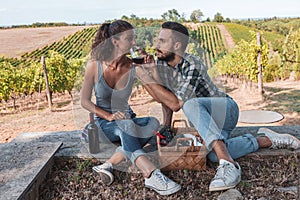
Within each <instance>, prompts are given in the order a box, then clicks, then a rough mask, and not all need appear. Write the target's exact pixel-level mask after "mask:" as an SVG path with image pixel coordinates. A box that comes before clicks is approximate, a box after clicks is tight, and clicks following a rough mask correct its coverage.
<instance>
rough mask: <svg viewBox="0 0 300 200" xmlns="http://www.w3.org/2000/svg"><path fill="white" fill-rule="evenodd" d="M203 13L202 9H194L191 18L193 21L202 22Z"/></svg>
mask: <svg viewBox="0 0 300 200" xmlns="http://www.w3.org/2000/svg"><path fill="white" fill-rule="evenodd" d="M203 16H204V15H203V13H202V12H201V10H200V9H197V10H194V11H193V12H192V14H191V16H190V19H191V20H192V22H195V23H197V22H200V21H201V17H203Z"/></svg>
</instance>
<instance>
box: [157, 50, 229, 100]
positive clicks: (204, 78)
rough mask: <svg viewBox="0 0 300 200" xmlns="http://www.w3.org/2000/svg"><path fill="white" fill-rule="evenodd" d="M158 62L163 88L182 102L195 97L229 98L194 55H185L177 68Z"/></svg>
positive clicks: (164, 62)
mask: <svg viewBox="0 0 300 200" xmlns="http://www.w3.org/2000/svg"><path fill="white" fill-rule="evenodd" d="M156 62H157V63H156V64H157V69H158V73H159V76H160V78H161V81H162V84H163V86H164V87H166V88H167V89H169V90H170V91H172V92H173V93H174V94H175V95H176V96H177V98H179V99H180V100H182V101H186V100H188V99H191V98H195V97H228V95H227V94H225V93H224V92H222V91H221V90H219V89H218V87H217V86H216V85H215V84H214V83H213V81H212V80H211V78H210V77H209V75H208V74H207V69H206V67H205V66H204V64H203V63H202V61H201V60H200V59H199V58H198V57H196V56H194V55H191V54H187V53H185V54H184V56H183V57H182V59H181V61H180V62H179V63H178V64H177V65H176V66H175V67H171V66H169V65H168V64H167V62H166V61H162V60H157V61H156Z"/></svg>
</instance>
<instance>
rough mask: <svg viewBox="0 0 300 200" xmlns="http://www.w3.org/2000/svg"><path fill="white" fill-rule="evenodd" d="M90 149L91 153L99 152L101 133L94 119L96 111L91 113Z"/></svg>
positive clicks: (89, 128) (89, 127)
mask: <svg viewBox="0 0 300 200" xmlns="http://www.w3.org/2000/svg"><path fill="white" fill-rule="evenodd" d="M88 137H89V151H90V153H91V154H95V153H99V152H100V147H99V133H98V127H97V125H96V124H95V121H94V113H90V123H89V126H88Z"/></svg>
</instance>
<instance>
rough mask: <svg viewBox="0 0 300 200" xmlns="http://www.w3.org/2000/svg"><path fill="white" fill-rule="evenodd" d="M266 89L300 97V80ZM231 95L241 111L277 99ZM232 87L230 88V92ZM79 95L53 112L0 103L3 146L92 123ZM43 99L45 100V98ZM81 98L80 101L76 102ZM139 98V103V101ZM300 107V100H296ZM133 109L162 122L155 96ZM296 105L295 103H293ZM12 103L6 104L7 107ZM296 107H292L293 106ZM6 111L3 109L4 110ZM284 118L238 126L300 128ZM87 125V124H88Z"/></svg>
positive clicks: (237, 91)
mask: <svg viewBox="0 0 300 200" xmlns="http://www.w3.org/2000/svg"><path fill="white" fill-rule="evenodd" d="M265 86H266V87H270V88H277V89H278V91H277V92H275V93H273V94H271V93H270V92H268V93H269V95H275V94H277V93H282V92H283V91H289V90H291V91H293V92H297V94H296V96H300V81H280V82H273V83H268V84H265ZM226 88H227V90H228V91H229V92H228V94H229V95H230V96H231V97H233V98H234V99H235V100H236V101H237V103H238V105H239V108H240V110H241V111H242V110H253V109H266V107H267V106H268V105H269V104H272V103H274V102H273V101H274V100H266V101H264V102H262V101H261V99H260V98H259V96H258V95H256V94H254V93H253V92H250V91H249V90H247V89H243V88H235V87H234V86H233V85H231V86H230V87H228V86H227V87H226ZM228 88H229V89H228ZM78 98H79V94H78V93H77V94H74V99H73V100H72V99H71V97H70V96H69V95H60V96H56V97H55V98H54V99H53V103H54V106H53V111H52V112H51V111H49V110H48V109H47V102H46V101H45V100H44V101H42V100H41V101H40V103H39V104H37V103H35V104H34V103H33V105H32V107H31V108H30V110H28V109H27V110H25V111H21V110H17V111H13V110H11V109H8V108H6V110H4V105H3V103H2V105H1V103H0V143H5V142H10V141H11V140H12V139H13V138H15V137H16V136H17V135H19V134H21V133H23V132H43V131H71V130H80V129H82V128H83V127H84V125H85V121H84V120H83V121H82V119H80V118H84V119H86V120H88V114H87V113H85V112H84V110H83V109H82V108H80V105H79V102H78ZM42 99H45V98H44V97H43V98H42ZM75 99H77V100H75ZM137 99H138V100H137ZM295 101H296V103H298V104H297V105H299V101H300V99H299V98H298V99H296V100H295ZM131 103H132V105H133V106H132V108H133V110H134V111H135V112H136V113H137V114H138V115H139V116H145V115H150V116H155V117H157V118H158V119H159V120H160V121H161V120H162V113H161V109H160V105H159V104H158V103H156V102H154V101H152V99H151V97H150V96H149V95H147V94H145V93H143V94H140V97H138V98H135V99H134V98H133V99H132V101H131ZM291 104H293V102H291ZM7 105H8V104H6V107H7ZM291 106H292V105H291ZM1 108H2V110H1ZM282 114H283V115H284V117H285V118H284V119H283V120H281V121H279V122H275V123H269V124H246V123H238V126H263V125H268V126H279V125H300V113H299V112H295V111H294V112H290V111H289V112H284V113H282ZM174 118H175V119H178V118H184V116H183V114H182V112H178V113H175V115H174ZM86 122H87V121H86Z"/></svg>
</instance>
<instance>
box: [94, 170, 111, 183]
mask: <svg viewBox="0 0 300 200" xmlns="http://www.w3.org/2000/svg"><path fill="white" fill-rule="evenodd" d="M93 172H94V173H95V174H97V175H98V176H100V179H101V180H102V182H103V183H104V184H105V185H107V186H109V185H110V184H112V183H113V182H114V176H113V174H112V173H111V172H109V171H107V170H104V169H100V170H98V169H96V168H94V167H93Z"/></svg>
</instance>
